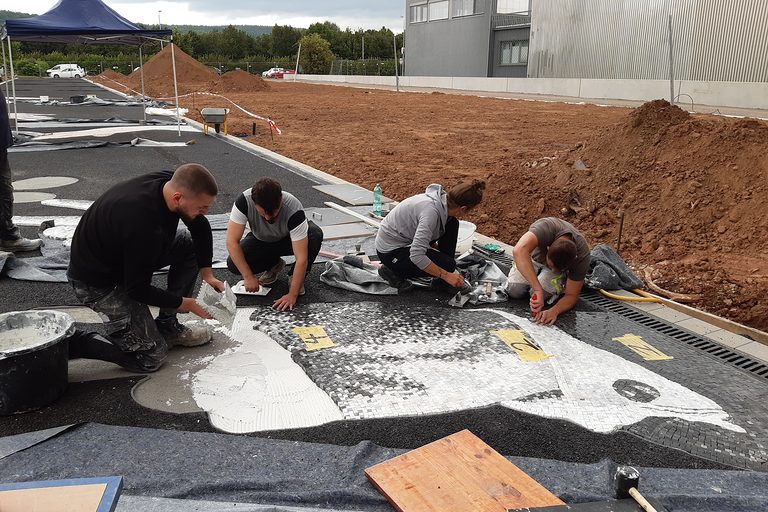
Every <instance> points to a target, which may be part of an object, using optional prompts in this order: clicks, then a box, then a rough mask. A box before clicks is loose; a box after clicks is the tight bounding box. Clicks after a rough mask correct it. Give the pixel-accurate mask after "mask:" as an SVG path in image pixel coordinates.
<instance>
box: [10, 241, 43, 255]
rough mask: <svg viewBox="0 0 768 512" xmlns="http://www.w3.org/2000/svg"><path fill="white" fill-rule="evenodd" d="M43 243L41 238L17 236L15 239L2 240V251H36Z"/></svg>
mask: <svg viewBox="0 0 768 512" xmlns="http://www.w3.org/2000/svg"><path fill="white" fill-rule="evenodd" d="M41 245H43V241H42V240H40V239H39V238H35V239H31V240H30V239H29V238H17V239H15V240H0V251H8V252H28V251H36V250H38V249H39V248H40V246H41Z"/></svg>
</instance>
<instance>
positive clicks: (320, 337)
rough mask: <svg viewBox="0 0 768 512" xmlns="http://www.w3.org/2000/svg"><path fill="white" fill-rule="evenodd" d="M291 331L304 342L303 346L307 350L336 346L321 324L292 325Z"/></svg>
mask: <svg viewBox="0 0 768 512" xmlns="http://www.w3.org/2000/svg"><path fill="white" fill-rule="evenodd" d="M292 331H293V332H295V333H296V334H298V335H299V338H301V341H303V342H304V346H305V347H306V349H307V351H309V352H312V351H313V350H321V349H324V348H331V347H335V346H336V344H335V343H334V342H333V340H331V338H330V337H329V336H328V334H327V333H326V332H325V329H324V328H323V326H321V325H310V326H309V327H294V328H293V329H292Z"/></svg>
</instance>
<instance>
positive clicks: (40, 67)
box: [13, 59, 50, 76]
mask: <svg viewBox="0 0 768 512" xmlns="http://www.w3.org/2000/svg"><path fill="white" fill-rule="evenodd" d="M49 67H50V66H48V63H47V62H45V61H43V60H35V59H20V60H18V61H16V62H14V63H13V69H14V71H15V72H16V74H17V75H18V76H46V75H45V70H47V69H48V68H49Z"/></svg>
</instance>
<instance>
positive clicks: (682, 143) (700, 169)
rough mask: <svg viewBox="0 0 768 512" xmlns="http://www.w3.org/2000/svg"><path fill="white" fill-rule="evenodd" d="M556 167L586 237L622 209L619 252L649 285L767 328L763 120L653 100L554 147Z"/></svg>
mask: <svg viewBox="0 0 768 512" xmlns="http://www.w3.org/2000/svg"><path fill="white" fill-rule="evenodd" d="M578 160H580V161H581V162H582V163H584V164H585V166H586V169H583V170H576V168H575V167H574V164H575V163H576V161H578ZM579 167H581V166H579ZM553 171H554V172H555V173H556V174H555V185H556V188H555V190H554V192H555V193H556V194H559V195H560V197H559V199H560V203H561V204H562V206H563V208H565V210H564V211H565V212H567V214H568V215H569V216H570V217H571V218H573V219H574V220H573V221H574V223H575V224H577V225H578V226H580V227H581V228H583V229H585V230H586V231H587V232H588V233H591V234H592V235H593V236H595V235H603V234H606V233H612V232H614V230H615V225H616V219H617V216H618V214H619V212H621V211H623V212H624V213H625V226H624V234H625V235H624V240H623V255H624V256H625V257H629V259H630V260H632V261H633V262H634V263H635V265H636V266H645V265H650V266H651V269H652V272H651V275H652V276H653V279H654V281H655V282H656V284H658V285H660V286H662V287H664V288H667V289H670V290H671V291H676V292H681V293H693V294H698V295H701V297H702V298H701V302H700V304H699V305H701V306H704V307H705V308H707V309H710V310H713V311H715V312H718V313H720V314H725V316H728V317H730V318H732V319H735V320H737V321H740V322H743V323H747V324H750V325H754V326H757V327H759V328H762V329H766V328H768V303H766V300H765V297H766V293H765V289H766V285H768V262H767V261H766V259H767V258H766V256H768V215H766V214H767V213H768V209H766V206H765V197H766V195H767V194H768V124H766V123H764V122H760V121H757V120H754V119H728V118H723V117H714V116H691V115H689V114H688V113H687V112H685V111H683V110H681V109H679V108H678V107H675V106H672V105H670V104H669V103H668V102H666V101H663V100H657V101H654V102H651V103H647V104H645V105H643V106H642V107H640V108H638V109H636V110H635V111H633V112H632V113H631V114H630V115H629V116H628V118H627V119H625V120H624V121H623V122H620V123H617V124H616V125H615V126H612V127H609V128H607V129H606V130H605V131H604V132H603V133H602V134H600V135H599V136H597V137H595V138H594V139H592V140H591V141H588V142H587V143H586V144H584V145H583V146H580V147H578V148H574V149H573V150H571V151H568V152H565V153H564V154H562V155H560V156H559V158H558V159H557V160H556V161H555V162H554V165H553ZM549 213H557V212H549Z"/></svg>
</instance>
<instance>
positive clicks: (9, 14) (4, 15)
mask: <svg viewBox="0 0 768 512" xmlns="http://www.w3.org/2000/svg"><path fill="white" fill-rule="evenodd" d="M32 16H35V15H34V14H27V13H26V12H16V11H4V10H2V9H0V21H5V20H17V19H19V18H31V17H32Z"/></svg>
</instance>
